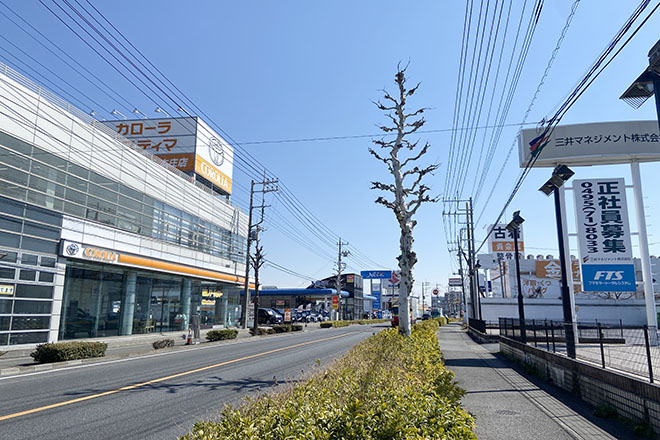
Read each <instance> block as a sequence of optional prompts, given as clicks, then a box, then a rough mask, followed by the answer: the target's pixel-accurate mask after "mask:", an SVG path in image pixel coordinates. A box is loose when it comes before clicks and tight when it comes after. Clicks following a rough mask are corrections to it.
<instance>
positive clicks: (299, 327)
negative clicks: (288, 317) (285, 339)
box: [291, 324, 303, 332]
mask: <svg viewBox="0 0 660 440" xmlns="http://www.w3.org/2000/svg"><path fill="white" fill-rule="evenodd" d="M302 330H303V325H302V324H291V331H292V332H301V331H302Z"/></svg>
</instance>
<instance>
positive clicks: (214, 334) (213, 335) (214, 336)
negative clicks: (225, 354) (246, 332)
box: [206, 328, 238, 342]
mask: <svg viewBox="0 0 660 440" xmlns="http://www.w3.org/2000/svg"><path fill="white" fill-rule="evenodd" d="M236 336H238V330H236V329H234V328H225V329H219V330H209V332H208V333H207V334H206V340H207V341H209V342H215V341H223V340H225V339H236Z"/></svg>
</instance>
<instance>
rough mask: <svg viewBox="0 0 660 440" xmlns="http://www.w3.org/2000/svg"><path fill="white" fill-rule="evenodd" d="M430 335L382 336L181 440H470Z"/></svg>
mask: <svg viewBox="0 0 660 440" xmlns="http://www.w3.org/2000/svg"><path fill="white" fill-rule="evenodd" d="M437 329H438V323H437V322H435V321H432V320H429V321H425V322H423V323H420V324H416V325H415V326H413V330H412V335H411V336H410V337H405V336H400V335H399V334H398V332H397V330H396V329H387V330H383V331H381V332H379V333H377V334H376V335H374V336H372V337H370V338H368V339H367V340H365V341H363V342H362V343H360V344H358V345H357V346H355V347H354V348H353V349H351V351H350V352H349V353H348V354H347V355H345V356H344V357H343V358H341V359H340V360H338V361H336V362H335V363H334V364H333V365H332V366H330V367H329V368H327V369H326V370H324V371H321V372H318V373H317V374H315V375H314V376H312V378H311V379H309V380H308V381H306V382H303V383H301V384H298V385H293V386H290V387H280V388H278V390H281V391H280V392H278V393H268V394H262V395H260V396H259V397H256V398H253V399H249V400H247V401H246V402H245V403H243V404H242V405H241V406H239V407H238V408H235V407H231V406H226V407H225V408H224V409H223V410H222V413H221V414H220V415H219V417H217V418H214V419H213V421H204V422H198V423H196V424H195V425H194V427H193V430H192V432H191V433H190V434H188V435H186V436H184V437H182V439H184V440H216V439H218V440H219V439H227V440H257V439H258V440H262V439H263V440H284V439H303V438H304V439H308V440H321V439H325V440H340V439H342V440H358V439H360V440H375V439H426V438H437V439H476V436H475V434H474V432H473V429H474V420H473V418H472V416H470V415H469V414H468V413H467V412H466V411H465V410H464V409H463V408H461V407H460V405H459V399H460V398H461V397H462V396H463V395H464V393H465V392H464V391H463V390H462V389H460V388H459V387H458V386H457V385H456V384H455V382H454V375H453V373H452V372H451V371H449V370H448V369H446V368H445V367H444V365H443V364H442V354H441V352H440V347H439V345H438V339H437V337H436V335H435V333H436V331H437Z"/></svg>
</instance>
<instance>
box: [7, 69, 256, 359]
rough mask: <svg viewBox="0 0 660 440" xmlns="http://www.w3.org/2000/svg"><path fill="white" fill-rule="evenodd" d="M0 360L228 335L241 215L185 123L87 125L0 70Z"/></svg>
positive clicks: (225, 179)
mask: <svg viewBox="0 0 660 440" xmlns="http://www.w3.org/2000/svg"><path fill="white" fill-rule="evenodd" d="M0 95H1V96H2V99H0V348H2V347H3V346H4V347H5V348H7V347H8V346H16V345H24V344H36V343H43V342H54V341H58V340H67V339H76V338H89V337H101V336H115V335H131V334H137V333H148V332H154V331H159V332H161V331H162V332H165V331H175V330H183V329H185V328H187V325H188V323H189V322H190V319H191V315H193V314H199V315H200V319H201V322H202V324H203V325H206V326H233V325H237V324H238V320H239V318H240V312H241V309H240V301H239V298H240V295H239V292H240V289H241V288H242V284H243V281H244V278H243V276H244V273H245V248H246V238H247V229H248V226H247V221H248V220H247V215H245V214H244V213H243V212H241V211H240V210H239V209H238V208H237V207H235V206H233V205H232V204H231V203H230V201H229V198H230V195H231V187H232V181H231V177H232V168H233V150H232V148H231V146H230V145H228V144H227V142H225V141H224V140H223V139H222V138H221V137H220V136H218V135H217V134H216V133H215V132H214V131H213V130H212V129H211V128H209V127H208V126H207V125H206V124H205V123H204V122H203V121H202V120H200V119H199V118H197V117H185V118H167V119H140V120H121V121H104V122H99V121H97V120H96V119H93V118H91V117H90V116H88V115H87V114H85V113H83V112H81V111H79V110H77V109H75V108H74V107H72V106H71V105H69V104H67V103H66V102H64V101H62V100H61V99H59V98H57V97H56V96H54V95H52V94H50V93H48V92H47V91H46V90H43V89H42V88H40V87H39V86H37V85H36V84H34V83H32V82H30V81H29V80H27V79H25V78H24V77H22V76H20V75H19V74H17V73H15V72H13V71H12V70H11V69H9V68H8V67H6V66H4V65H1V64H0Z"/></svg>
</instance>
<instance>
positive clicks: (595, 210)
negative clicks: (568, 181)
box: [573, 178, 636, 292]
mask: <svg viewBox="0 0 660 440" xmlns="http://www.w3.org/2000/svg"><path fill="white" fill-rule="evenodd" d="M573 188H574V190H573V192H574V195H575V213H576V214H575V218H576V222H577V230H578V242H579V244H580V267H581V269H582V289H583V290H584V291H585V292H634V291H635V290H636V287H635V266H634V264H633V258H632V245H631V242H630V226H629V222H628V205H627V203H626V185H625V181H624V179H622V178H606V179H584V180H574V181H573Z"/></svg>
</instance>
